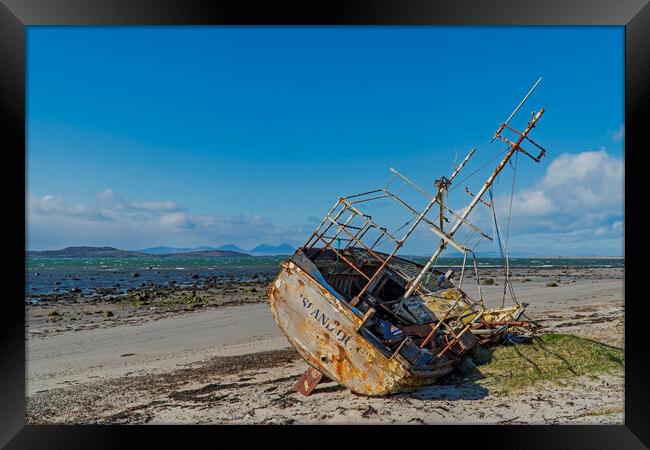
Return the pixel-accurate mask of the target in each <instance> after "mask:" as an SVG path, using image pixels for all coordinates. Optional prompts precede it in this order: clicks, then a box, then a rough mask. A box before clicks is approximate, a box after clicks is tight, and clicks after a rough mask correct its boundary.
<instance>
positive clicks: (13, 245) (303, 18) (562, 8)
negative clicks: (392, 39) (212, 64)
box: [0, 0, 650, 449]
mask: <svg viewBox="0 0 650 450" xmlns="http://www.w3.org/2000/svg"><path fill="white" fill-rule="evenodd" d="M112 24H114V25H136V24H137V25H171V24H181V25H190V24H201V25H205V24H215V25H219V24H232V25H235V24H248V25H251V24H252V25H255V24H268V25H274V24H278V25H286V24H314V25H316V24H319V25H348V24H349V25H352V24H364V25H365V24H391V25H413V24H419V25H620V26H624V27H625V133H626V135H625V196H626V197H625V198H626V202H625V205H626V206H625V238H626V242H625V298H626V300H627V301H626V302H625V308H626V313H625V360H626V367H625V425H620V426H592V425H585V426H578V425H576V426H573V425H571V426H554V425H548V426H529V425H517V426H505V427H504V426H468V427H462V428H456V427H451V426H442V428H435V429H431V428H428V427H422V428H416V427H409V428H408V429H403V428H399V429H395V428H392V427H383V428H381V427H380V428H376V429H375V428H373V430H372V435H373V436H374V437H375V438H377V439H379V440H382V441H384V440H385V439H386V438H388V437H389V435H391V436H394V437H395V438H396V440H397V441H398V442H402V443H406V442H407V441H406V440H403V439H406V438H409V439H412V438H413V437H417V438H422V439H425V440H429V442H430V443H431V444H433V442H434V441H433V440H432V439H433V436H434V435H435V436H437V437H436V441H435V442H437V443H438V444H439V443H440V441H439V438H440V436H446V437H447V439H451V442H452V444H451V445H456V446H459V445H460V446H462V444H463V443H464V444H467V445H469V446H472V447H474V448H476V447H478V446H481V447H488V448H489V447H490V446H492V445H494V446H498V447H499V448H500V449H504V448H528V449H536V448H540V449H550V448H573V449H578V448H585V449H587V448H589V449H592V448H615V449H619V448H621V449H622V448H624V449H634V448H647V447H646V446H648V445H650V444H649V443H650V426H649V425H650V414H649V413H648V408H647V407H648V405H650V394H649V392H650V389H649V387H648V385H649V382H648V380H650V372H649V371H648V366H649V364H648V357H647V356H646V355H647V352H648V344H647V340H646V339H645V338H644V335H643V333H644V332H645V327H646V326H647V325H646V318H647V317H649V316H648V314H647V311H648V308H647V306H646V304H647V298H646V295H647V294H646V295H644V294H643V293H644V291H643V290H642V286H641V283H642V280H641V276H642V274H641V271H642V270H645V269H646V268H647V263H646V262H645V260H644V259H642V258H643V256H644V255H643V253H642V248H640V247H639V245H640V244H639V243H640V242H642V238H643V234H642V233H643V231H644V230H643V229H642V227H643V228H645V227H644V209H645V204H644V201H643V197H644V195H643V194H644V193H645V191H644V189H643V185H642V182H643V181H644V175H645V174H644V173H643V172H645V170H644V167H643V164H642V158H643V154H644V153H645V152H648V149H647V148H644V147H642V145H643V144H646V145H647V143H648V142H650V139H648V135H647V134H648V133H647V131H646V130H647V129H648V128H650V127H648V126H647V125H645V124H644V123H643V122H642V121H643V119H644V118H646V117H647V112H648V105H650V101H649V99H648V88H649V87H650V6H649V5H648V1H647V0H624V1H621V0H619V1H616V2H614V1H604V0H597V1H594V0H592V1H587V0H570V1H563V2H557V1H548V0H527V1H516V0H507V1H498V0H471V1H470V0H429V1H426V0H402V1H400V2H388V1H386V0H381V1H378V0H375V1H372V0H364V1H358V0H357V1H336V2H334V1H327V2H316V3H308V2H302V3H295V4H294V3H284V2H282V3H278V2H250V1H223V0H221V1H205V0H203V1H200V0H193V1H179V0H138V1H127V0H123V1H120V0H85V1H84V0H0V58H1V64H0V94H1V96H2V100H1V102H0V104H1V108H0V114H1V119H2V121H1V123H2V125H3V126H2V131H3V133H2V134H3V137H4V139H3V145H2V147H3V152H2V154H3V160H4V163H5V171H4V176H3V177H2V180H3V185H4V186H3V187H4V192H5V194H6V198H7V199H9V204H10V206H11V208H10V213H9V214H7V215H6V216H5V217H6V219H5V224H6V225H7V227H6V229H7V232H6V234H5V239H6V240H7V242H6V244H8V247H7V250H8V251H9V254H8V255H7V257H6V261H7V262H8V264H7V265H6V266H5V267H7V268H6V271H5V279H6V280H7V287H8V288H10V289H7V292H8V293H9V295H7V298H6V299H4V302H3V304H2V312H3V314H2V318H3V324H2V327H0V329H1V331H0V340H1V346H0V349H1V350H2V355H1V357H0V371H1V374H2V379H1V381H2V382H1V383H0V396H1V402H0V405H1V406H0V444H1V445H3V446H5V445H6V446H7V447H8V448H32V449H34V448H80V447H83V448H115V447H118V446H120V447H125V446H126V447H132V446H136V445H138V446H139V445H141V444H152V442H154V441H159V442H164V443H166V444H170V443H173V442H178V443H183V444H184V446H190V445H192V446H194V445H198V442H199V439H203V438H206V439H208V441H206V442H213V443H214V445H218V443H224V442H227V441H223V439H225V438H224V436H223V435H224V434H231V433H233V434H235V433H236V434H237V436H236V438H237V440H238V444H239V445H241V443H242V442H243V441H244V440H245V439H250V438H251V437H252V436H253V434H257V435H258V436H256V437H258V438H259V437H261V436H259V433H260V432H262V433H269V432H273V433H275V434H276V435H279V436H278V437H281V439H282V440H280V441H279V442H280V443H282V444H281V445H283V446H288V447H289V448H292V447H297V446H299V445H300V446H302V445H309V446H312V445H314V444H317V443H319V442H316V440H313V439H309V440H307V439H308V438H307V437H298V436H297V435H296V434H295V433H296V432H297V431H314V430H313V428H312V427H289V428H290V429H289V430H288V429H287V427H272V428H269V427H252V428H253V430H250V429H248V428H246V429H243V428H244V427H240V426H235V427H177V426H169V427H168V426H159V427H144V426H127V427H117V426H108V427H107V426H103V427H102V426H26V425H25V394H24V393H25V327H24V314H25V310H24V306H23V303H22V302H19V301H18V299H17V298H15V297H17V296H18V295H19V294H20V295H21V296H23V297H24V293H25V286H24V276H25V274H24V272H23V268H24V267H23V268H19V267H18V265H17V264H16V261H18V260H22V261H23V262H24V258H25V224H26V222H25V194H26V192H25V182H26V179H25V178H26V163H25V161H26V155H25V92H26V91H25V73H26V70H25V61H26V58H25V52H26V26H30V25H112ZM495 52H498V49H495ZM522 61H524V60H522ZM644 113H645V114H644ZM644 125H645V126H644ZM643 136H646V137H645V138H644V137H643ZM636 199H639V200H638V201H637V200H636ZM20 236H22V237H23V239H20ZM21 280H22V283H23V284H22V287H20V285H21ZM14 290H15V291H17V292H16V293H15V295H14ZM637 293H638V294H637ZM250 431H255V433H250ZM316 431H318V435H319V436H323V437H324V438H325V439H323V438H319V439H318V441H321V445H324V444H326V443H328V442H329V444H328V445H337V446H338V445H341V444H343V443H349V442H350V441H349V440H348V438H349V437H351V436H354V435H356V434H358V429H356V428H352V427H347V428H346V427H343V428H338V427H337V430H336V431H335V432H334V431H327V430H325V432H324V430H322V429H320V430H316ZM367 434H369V433H364V435H367ZM217 436H218V441H217V440H215V438H216V437H217ZM230 437H235V436H230ZM264 439H267V438H266V437H265V438H264ZM303 439H305V440H304V441H303ZM291 442H293V444H291ZM490 444H491V445H490ZM644 444H645V445H644ZM365 445H371V444H368V443H367V442H366V444H365ZM448 445H450V444H448Z"/></svg>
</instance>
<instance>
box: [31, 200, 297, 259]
mask: <svg viewBox="0 0 650 450" xmlns="http://www.w3.org/2000/svg"><path fill="white" fill-rule="evenodd" d="M27 223H28V239H29V248H33V249H39V248H41V249H42V248H61V247H65V246H69V245H112V246H115V247H120V248H127V249H128V248H142V247H148V246H155V245H177V246H193V245H220V244H225V243H235V244H238V245H243V246H253V245H257V244H259V243H262V242H268V243H272V244H279V243H285V242H287V243H291V244H294V243H296V242H295V240H296V238H298V240H300V239H302V237H303V236H304V235H305V234H306V230H305V229H304V227H302V226H298V227H279V226H276V225H275V224H274V223H273V222H272V221H271V220H269V219H267V218H264V217H262V216H260V215H256V214H254V215H225V214H223V215H209V214H196V213H193V212H191V211H189V210H188V209H187V208H186V207H183V206H180V205H178V204H177V203H175V202H173V201H171V200H148V201H142V202H128V201H125V200H124V199H122V198H121V197H120V196H118V195H117V194H115V193H114V192H113V191H112V190H110V189H107V190H105V191H103V192H101V193H99V194H97V195H96V201H95V202H92V203H89V204H83V205H82V204H71V203H68V202H66V201H65V200H64V199H63V198H61V197H56V196H53V195H44V196H42V197H36V196H29V198H28V209H27Z"/></svg>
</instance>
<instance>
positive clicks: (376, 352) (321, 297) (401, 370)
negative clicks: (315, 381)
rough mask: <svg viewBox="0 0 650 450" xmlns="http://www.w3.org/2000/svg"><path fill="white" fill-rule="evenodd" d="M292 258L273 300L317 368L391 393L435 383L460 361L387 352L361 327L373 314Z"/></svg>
mask: <svg viewBox="0 0 650 450" xmlns="http://www.w3.org/2000/svg"><path fill="white" fill-rule="evenodd" d="M317 278H318V274H311V275H310V274H309V273H308V272H307V271H306V270H303V269H302V268H301V267H299V266H298V265H296V264H295V263H294V262H292V261H287V262H285V263H283V264H282V267H281V270H280V273H279V274H278V276H277V278H276V279H275V281H274V282H273V283H272V285H271V288H270V292H269V303H270V306H271V311H272V313H273V317H274V319H275V321H276V322H277V323H278V325H279V327H280V329H281V330H282V332H283V333H284V335H285V336H286V337H287V339H288V340H289V342H290V343H291V345H292V346H293V347H294V348H295V349H296V350H297V351H298V352H299V353H300V355H301V356H302V357H303V358H304V359H305V360H306V361H307V362H308V363H309V364H310V365H311V366H312V367H314V368H315V369H317V370H319V371H321V372H322V373H323V374H324V375H325V376H327V377H328V378H330V379H332V380H335V381H337V382H338V383H340V384H341V385H343V386H345V387H347V388H349V389H350V390H352V391H354V392H356V393H358V394H363V395H386V394H390V393H395V392H402V391H408V390H412V389H414V388H416V387H417V386H420V385H424V384H431V383H434V382H435V381H436V380H438V379H439V378H440V377H442V376H444V375H446V374H448V373H449V372H450V371H451V370H452V369H453V366H454V363H455V361H453V360H450V361H445V362H441V363H440V364H438V365H436V366H435V367H428V366H427V367H422V366H413V365H412V364H411V363H410V362H409V361H408V360H406V359H405V358H404V357H403V356H402V355H400V354H399V352H395V353H393V354H392V355H391V354H386V353H384V352H383V351H382V350H380V349H379V348H377V347H375V345H373V344H372V343H371V342H369V341H368V340H367V339H366V338H365V337H364V336H363V335H362V334H361V332H360V328H361V327H362V325H363V323H364V320H365V319H366V318H367V315H365V316H364V315H363V314H361V313H360V312H359V311H357V310H354V308H351V307H349V306H348V305H347V304H345V303H344V301H341V300H340V299H339V298H337V294H336V293H335V292H333V291H331V290H329V289H327V288H326V287H324V286H323V284H321V283H319V282H318V281H317Z"/></svg>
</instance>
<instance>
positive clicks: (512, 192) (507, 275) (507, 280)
mask: <svg viewBox="0 0 650 450" xmlns="http://www.w3.org/2000/svg"><path fill="white" fill-rule="evenodd" d="M518 162H519V152H515V165H514V166H512V164H511V165H510V167H512V170H513V174H512V188H511V190H510V205H509V206H508V225H507V227H506V239H505V244H504V247H505V254H506V259H505V263H506V264H505V267H504V269H505V280H504V282H503V299H502V300H501V304H502V305H504V304H505V301H506V289H507V287H508V285H509V284H510V260H509V258H508V239H509V237H510V221H511V218H512V200H513V198H514V196H515V180H516V178H517V163H518ZM510 295H511V296H512V300H513V301H514V302H515V303H517V300H516V299H515V297H514V291H513V290H512V287H511V289H510Z"/></svg>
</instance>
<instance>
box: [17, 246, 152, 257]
mask: <svg viewBox="0 0 650 450" xmlns="http://www.w3.org/2000/svg"><path fill="white" fill-rule="evenodd" d="M27 256H50V257H59V258H93V257H106V258H126V257H136V256H145V254H144V253H142V252H132V251H130V250H119V249H117V248H114V247H66V248H64V249H61V250H43V251H28V252H27Z"/></svg>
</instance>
